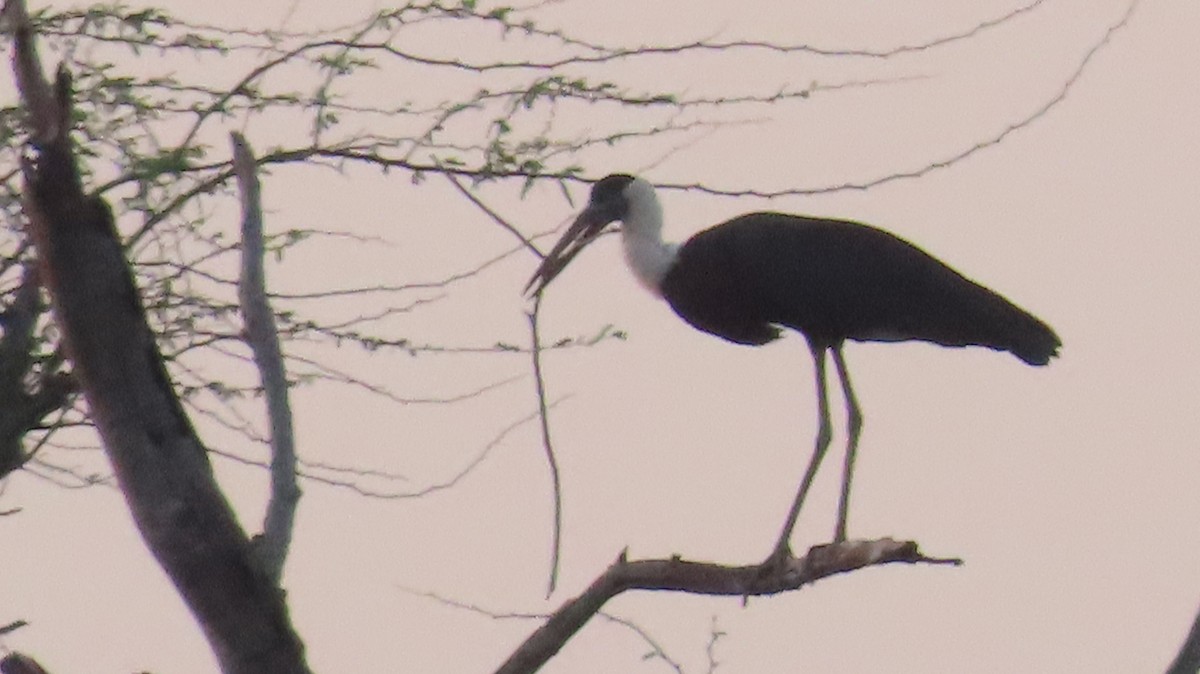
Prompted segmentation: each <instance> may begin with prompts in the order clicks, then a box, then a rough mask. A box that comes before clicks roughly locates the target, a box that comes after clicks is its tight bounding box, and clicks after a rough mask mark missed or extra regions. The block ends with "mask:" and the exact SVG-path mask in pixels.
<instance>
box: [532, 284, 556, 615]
mask: <svg viewBox="0 0 1200 674" xmlns="http://www.w3.org/2000/svg"><path fill="white" fill-rule="evenodd" d="M541 306H542V295H541V293H538V294H537V295H536V296H534V299H533V309H532V310H531V311H530V312H529V314H528V316H529V334H530V338H531V341H532V344H531V348H530V354H531V355H532V356H533V383H534V387H535V388H536V390H537V403H538V418H539V420H540V421H541V425H542V447H543V448H544V449H545V450H546V463H547V464H548V465H549V466H550V482H551V488H552V490H553V494H554V534H553V542H552V543H551V550H550V584H549V586H548V588H547V590H546V596H547V597H549V596H550V595H552V594H554V588H555V587H556V586H557V585H558V562H559V554H560V549H561V547H562V485H561V483H560V481H559V474H558V459H557V458H555V456H554V445H553V443H551V442H550V416H549V414H548V413H547V410H546V381H545V379H543V378H542V344H541V337H540V336H539V335H538V312H539V311H540V310H541Z"/></svg>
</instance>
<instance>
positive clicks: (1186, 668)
mask: <svg viewBox="0 0 1200 674" xmlns="http://www.w3.org/2000/svg"><path fill="white" fill-rule="evenodd" d="M1196 672H1200V612H1197V613H1196V619H1195V620H1194V621H1192V629H1191V630H1189V631H1188V635H1187V638H1185V639H1184V640H1183V645H1182V646H1180V647H1179V653H1178V654H1177V655H1176V656H1175V661H1174V662H1172V663H1171V666H1170V667H1168V668H1167V674H1196Z"/></svg>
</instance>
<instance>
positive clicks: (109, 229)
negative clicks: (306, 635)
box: [4, 0, 308, 674]
mask: <svg viewBox="0 0 1200 674" xmlns="http://www.w3.org/2000/svg"><path fill="white" fill-rule="evenodd" d="M20 3H21V0H8V3H7V4H6V6H5V9H4V18H5V22H6V23H7V24H8V25H9V27H10V28H11V29H13V30H14V34H15V36H16V39H15V40H14V48H15V51H14V57H13V67H14V70H15V71H16V76H17V80H18V82H20V88H21V92H22V95H23V99H22V102H23V103H24V105H25V107H26V110H27V111H28V112H29V113H30V117H29V120H30V127H31V136H32V142H31V147H30V149H29V154H30V155H31V158H28V159H26V160H25V161H23V163H22V169H23V172H24V178H25V185H26V189H25V194H24V199H23V207H24V212H25V216H26V217H27V218H28V220H29V231H30V233H31V236H32V239H33V241H34V245H35V247H36V249H37V259H38V263H39V265H40V268H39V279H40V280H41V282H42V283H43V284H44V286H45V287H46V289H47V290H48V291H49V293H50V297H51V300H52V307H53V311H54V315H55V320H56V321H57V323H58V325H59V328H60V329H61V331H62V334H63V341H64V343H65V345H66V353H67V355H68V356H69V357H70V359H71V360H72V362H73V364H74V372H75V374H76V375H77V376H78V379H79V384H80V388H81V390H82V392H83V395H84V397H85V399H86V401H87V404H88V407H89V409H90V412H91V417H92V419H93V421H94V422H95V425H96V428H97V430H98V431H99V433H100V436H101V439H102V440H103V444H104V448H105V451H106V453H107V455H108V458H109V460H110V462H111V463H112V467H113V472H114V473H115V474H116V477H117V480H118V482H119V484H120V487H121V491H122V492H123V494H124V496H125V500H126V502H127V504H128V506H129V509H130V512H131V514H132V515H133V519H134V521H135V523H136V524H137V526H138V529H139V530H140V532H141V534H142V537H143V539H144V540H145V542H146V545H147V547H148V548H149V549H150V551H151V552H152V553H153V554H154V556H155V558H156V559H157V560H158V563H159V564H160V565H161V566H162V568H163V570H164V571H165V572H166V574H167V575H168V577H170V579H171V581H172V582H173V583H174V584H175V587H176V588H177V589H178V591H179V593H180V595H182V597H183V599H184V601H185V602H186V603H187V606H188V608H189V609H191V611H192V613H193V615H194V616H195V617H196V620H197V622H198V623H199V624H200V627H201V628H202V629H203V631H204V634H205V636H206V637H207V638H208V640H209V643H210V644H211V646H212V649H213V652H214V654H215V655H216V659H217V661H218V662H219V663H220V666H221V669H222V671H223V672H225V673H226V674H307V673H308V667H307V665H306V664H305V662H304V648H303V645H302V644H301V643H300V640H299V638H298V637H297V636H296V634H295V631H294V630H293V629H292V626H291V622H290V618H289V617H288V614H287V609H286V607H285V605H284V602H283V596H282V593H281V592H280V591H279V589H278V587H277V586H276V585H275V583H273V582H272V581H271V579H270V578H269V577H268V575H267V574H265V573H263V571H262V569H261V568H260V566H259V564H258V563H257V560H256V559H255V557H254V555H253V554H252V552H251V546H250V542H249V541H248V540H247V538H246V535H245V533H244V532H243V531H242V529H241V527H240V526H239V524H238V522H237V519H236V518H235V517H234V514H233V512H232V510H231V509H230V507H229V504H228V503H227V502H226V500H225V496H224V494H222V493H221V491H220V489H219V488H218V486H217V484H216V482H215V480H214V479H213V475H212V467H211V465H210V464H209V461H208V454H207V452H206V451H205V448H204V446H203V445H202V444H201V442H200V439H199V438H198V437H197V435H196V433H195V431H194V429H193V428H192V424H191V421H190V420H189V419H188V417H187V415H186V413H185V412H184V410H183V407H182V405H181V404H180V402H179V398H178V397H177V396H176V395H175V391H174V389H173V387H172V385H171V381H170V379H169V377H168V374H167V370H166V367H165V365H164V364H163V359H162V354H161V353H160V351H159V348H158V344H157V341H156V339H155V335H154V333H153V332H152V331H151V329H150V326H149V324H148V323H147V321H146V314H145V309H144V307H143V306H142V301H141V298H140V297H139V294H138V290H137V287H136V286H135V284H134V281H133V274H132V272H131V270H130V268H129V265H128V263H127V262H126V260H125V257H124V253H123V250H122V246H121V241H120V239H119V238H118V236H117V231H116V226H115V223H114V222H113V216H112V211H111V210H109V207H108V204H106V203H105V202H104V200H103V199H100V198H98V197H93V196H88V195H86V194H84V192H83V187H82V184H81V179H80V174H79V170H78V167H77V165H76V163H75V156H74V150H73V147H72V144H71V139H70V137H69V131H70V126H69V120H70V119H71V78H70V76H69V74H68V73H67V72H66V71H65V70H60V71H59V73H58V76H57V78H56V81H55V84H54V86H53V88H51V87H50V86H49V85H48V84H47V83H46V80H45V76H44V75H43V74H42V72H41V69H40V64H39V62H38V59H37V55H36V53H35V51H34V47H33V42H34V35H33V31H32V28H31V27H30V25H29V23H28V18H27V13H26V12H25V9H24V6H23V5H21V4H20ZM22 20H23V23H21V21H22ZM14 21H17V22H18V23H17V24H16V25H13V22H14ZM47 91H52V92H53V93H52V94H51V96H50V98H49V99H47V98H46V97H45V92H47Z"/></svg>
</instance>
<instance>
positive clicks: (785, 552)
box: [758, 541, 793, 576]
mask: <svg viewBox="0 0 1200 674" xmlns="http://www.w3.org/2000/svg"><path fill="white" fill-rule="evenodd" d="M792 559H793V556H792V546H791V545H789V544H788V542H787V541H780V542H779V544H778V545H776V546H775V549H774V550H772V551H771V554H769V555H767V558H766V559H764V560H763V561H762V563H761V564H759V565H758V569H759V575H760V576H773V575H776V574H779V573H783V572H784V570H786V569H787V566H788V562H790V561H791V560H792Z"/></svg>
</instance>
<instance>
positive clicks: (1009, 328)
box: [662, 213, 1060, 365]
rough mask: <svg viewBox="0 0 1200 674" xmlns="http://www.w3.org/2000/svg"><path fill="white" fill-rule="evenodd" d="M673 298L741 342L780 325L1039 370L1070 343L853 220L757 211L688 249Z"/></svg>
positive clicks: (819, 339)
mask: <svg viewBox="0 0 1200 674" xmlns="http://www.w3.org/2000/svg"><path fill="white" fill-rule="evenodd" d="M662 290H663V296H664V297H665V298H666V299H667V301H668V302H669V303H670V304H671V306H672V308H673V309H674V310H675V311H676V313H678V314H679V315H680V316H681V317H682V318H684V319H685V320H687V321H688V322H689V323H691V324H692V325H693V326H695V327H697V328H699V329H701V330H704V331H706V332H710V333H712V334H715V335H717V336H719V337H723V338H725V339H728V340H730V341H734V342H738V343H742V344H762V343H765V342H767V341H770V340H771V339H774V338H775V337H777V336H778V330H777V329H776V328H775V327H774V326H776V325H781V326H786V327H790V328H793V329H796V330H799V331H801V332H803V333H804V334H805V335H806V336H808V337H809V339H811V340H813V341H814V342H815V343H817V344H824V345H831V344H834V343H837V342H840V341H842V340H845V339H852V340H858V341H902V340H922V341H928V342H934V343H937V344H942V345H945V346H968V345H978V346H985V347H989V348H992V349H997V350H1003V351H1010V352H1012V353H1013V354H1014V355H1016V356H1017V357H1018V358H1020V359H1022V360H1024V361H1025V362H1027V363H1031V364H1034V365H1043V364H1045V363H1047V362H1048V361H1049V359H1050V358H1051V357H1052V356H1054V355H1056V354H1057V351H1058V347H1059V345H1060V342H1059V339H1058V337H1057V336H1056V335H1055V334H1054V331H1053V330H1051V329H1050V327H1049V326H1047V325H1046V324H1045V323H1043V322H1042V321H1040V320H1038V319H1037V318H1035V317H1034V316H1032V315H1031V314H1029V313H1028V312H1026V311H1024V310H1022V309H1020V308H1019V307H1017V306H1016V305H1014V304H1012V303H1011V302H1009V301H1008V300H1006V299H1004V298H1003V297H1001V296H1000V295H999V294H997V293H995V292H993V291H991V290H989V289H987V288H984V287H983V286H981V285H979V284H977V283H975V282H973V281H971V280H969V279H967V278H966V277H964V276H962V275H961V274H959V273H958V272H956V271H954V270H953V269H951V268H950V267H949V266H947V265H945V264H943V263H942V262H940V261H938V260H937V259H936V258H934V257H933V256H931V255H929V254H928V253H925V252H924V251H922V250H921V249H919V248H917V247H916V246H914V245H912V244H910V243H908V242H906V241H904V240H903V239H900V238H898V237H896V236H893V235H892V234H889V233H887V232H885V231H883V230H880V229H876V228H874V227H869V226H867V225H862V224H859V223H854V222H848V221H842V220H827V219H821V218H808V217H802V216H796V215H787V214H782V213H752V214H748V215H744V216H741V217H739V218H735V219H733V220H730V221H729V222H726V223H723V224H721V225H717V226H716V227H713V228H711V229H708V230H705V231H703V232H700V233H699V234H697V235H695V236H694V237H692V238H691V239H690V240H688V241H687V243H685V244H684V245H683V246H682V247H681V248H680V251H679V257H678V260H677V262H676V264H675V266H674V267H673V268H672V269H671V270H670V272H668V274H667V276H666V278H664V280H663V288H662Z"/></svg>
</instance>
